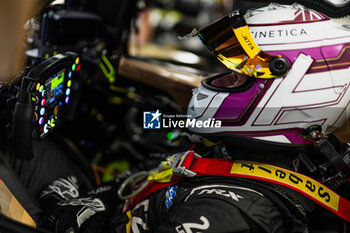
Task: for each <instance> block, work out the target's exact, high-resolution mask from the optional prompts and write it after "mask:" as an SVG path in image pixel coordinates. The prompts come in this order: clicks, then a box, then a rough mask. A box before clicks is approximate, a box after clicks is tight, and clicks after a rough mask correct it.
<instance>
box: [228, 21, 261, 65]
mask: <svg viewBox="0 0 350 233" xmlns="http://www.w3.org/2000/svg"><path fill="white" fill-rule="evenodd" d="M233 32H234V33H235V35H236V37H237V40H238V41H239V43H240V44H241V46H242V47H243V49H244V51H245V52H246V53H247V54H248V56H249V57H250V58H253V57H255V56H256V55H257V54H258V53H259V52H260V51H261V49H260V48H259V46H258V45H257V44H256V43H255V41H254V39H253V37H252V34H251V33H250V31H249V28H248V26H244V27H240V28H236V29H233Z"/></svg>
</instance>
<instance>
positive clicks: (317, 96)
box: [188, 4, 350, 144]
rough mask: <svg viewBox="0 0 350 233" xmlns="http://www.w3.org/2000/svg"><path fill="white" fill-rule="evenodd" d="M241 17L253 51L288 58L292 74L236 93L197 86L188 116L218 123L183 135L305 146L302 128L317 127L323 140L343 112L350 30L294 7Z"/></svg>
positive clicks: (349, 77)
mask: <svg viewBox="0 0 350 233" xmlns="http://www.w3.org/2000/svg"><path fill="white" fill-rule="evenodd" d="M245 19H246V22H247V24H248V25H249V29H250V31H251V34H252V36H253V38H254V40H255V42H256V43H257V44H258V45H259V47H260V48H261V49H262V50H263V51H265V52H267V53H269V54H273V55H281V56H283V57H284V58H287V59H288V60H289V61H290V63H291V69H290V71H289V72H288V74H287V75H286V76H284V77H282V78H275V79H256V80H255V82H254V83H253V84H252V85H250V87H249V88H247V89H245V90H240V91H235V89H234V88H233V89H232V91H227V88H225V89H224V90H218V88H210V83H209V81H204V82H203V83H202V85H201V86H200V87H199V88H198V89H196V90H195V91H194V94H193V97H192V100H191V102H190V104H189V107H188V114H189V115H191V116H192V117H193V118H196V119H197V120H206V119H208V118H214V119H216V120H220V121H221V122H222V125H221V127H219V128H214V127H212V128H198V127H193V128H191V129H190V130H191V131H193V132H196V133H200V134H206V135H227V134H231V135H242V136H247V137H251V138H254V139H258V140H264V141H267V142H279V143H286V144H311V143H312V142H310V141H309V140H307V139H306V138H305V137H304V135H303V132H304V131H305V129H307V128H308V127H310V126H313V125H319V126H320V127H321V128H322V133H325V134H329V133H331V132H333V131H334V130H336V129H338V128H340V127H341V126H342V125H343V124H344V123H345V121H346V120H347V119H348V118H349V113H350V112H349V111H350V105H349V103H350V90H349V85H350V28H349V27H347V26H344V25H341V24H338V23H336V22H335V21H333V20H332V19H330V18H328V17H327V16H325V15H323V14H321V13H318V12H316V11H314V10H311V9H307V8H304V7H303V6H301V5H298V4H293V5H291V6H289V5H279V4H270V5H269V6H267V7H264V8H260V9H256V10H250V11H248V12H247V14H246V15H245ZM219 76H220V75H219ZM219 76H217V77H219ZM211 79H215V77H213V78H211ZM250 79H251V78H250Z"/></svg>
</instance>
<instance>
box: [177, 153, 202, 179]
mask: <svg viewBox="0 0 350 233" xmlns="http://www.w3.org/2000/svg"><path fill="white" fill-rule="evenodd" d="M196 158H201V156H200V155H199V154H197V153H195V152H194V151H187V152H186V153H185V154H184V155H183V156H182V158H181V160H180V162H179V163H178V164H177V165H176V166H175V167H174V168H173V174H174V175H176V176H185V177H194V176H196V175H197V172H194V171H191V170H190V167H191V165H192V163H193V161H194V160H195V159H196Z"/></svg>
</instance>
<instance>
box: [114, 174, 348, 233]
mask: <svg viewBox="0 0 350 233" xmlns="http://www.w3.org/2000/svg"><path fill="white" fill-rule="evenodd" d="M311 212H313V214H312V215H311ZM315 212H316V213H317V214H315ZM307 214H310V216H306V215H307ZM312 218H315V219H316V220H315V221H316V223H315V224H313V223H312V222H311V221H313V220H314V219H312ZM112 226H114V229H113V230H111V232H116V233H122V232H132V233H148V232H156V233H158V232H169V233H170V232H174V233H191V232H193V233H194V232H215V233H220V232H227V233H229V232H231V233H233V232H252V233H255V232H278V233H283V232H319V233H321V232H345V231H344V229H343V221H342V220H340V219H339V218H338V217H337V216H335V215H334V214H331V213H329V212H327V211H325V210H323V209H321V208H319V207H318V206H314V205H313V203H311V202H310V201H308V200H306V199H305V198H304V197H301V196H299V195H298V194H297V193H295V192H294V191H291V192H289V191H286V189H284V188H280V187H279V186H275V185H270V184H267V183H261V182H254V181H251V180H244V179H238V178H227V177H224V178H222V177H198V178H197V177H196V178H188V179H185V180H183V181H182V182H180V183H178V184H176V185H172V186H170V187H168V188H166V189H163V190H160V191H158V192H155V193H153V194H151V195H150V196H149V197H147V198H146V199H144V200H143V201H141V202H139V203H138V204H136V205H135V206H134V207H133V208H132V209H131V210H130V211H128V212H126V213H125V214H124V215H123V216H119V217H116V218H115V219H113V222H112Z"/></svg>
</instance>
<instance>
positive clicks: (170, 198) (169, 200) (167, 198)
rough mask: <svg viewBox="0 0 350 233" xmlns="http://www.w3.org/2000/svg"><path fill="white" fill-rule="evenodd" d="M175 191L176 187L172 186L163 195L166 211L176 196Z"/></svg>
mask: <svg viewBox="0 0 350 233" xmlns="http://www.w3.org/2000/svg"><path fill="white" fill-rule="evenodd" d="M176 190H177V185H173V186H170V187H169V188H168V190H167V191H166V193H165V205H166V208H167V209H169V207H170V206H171V205H172V204H173V199H174V197H175V196H176Z"/></svg>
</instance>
